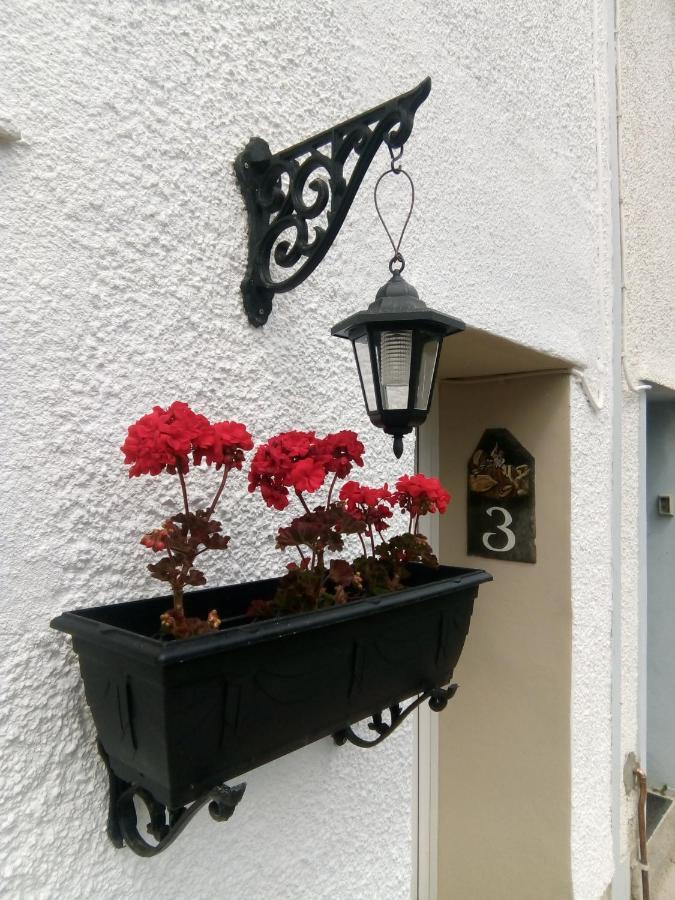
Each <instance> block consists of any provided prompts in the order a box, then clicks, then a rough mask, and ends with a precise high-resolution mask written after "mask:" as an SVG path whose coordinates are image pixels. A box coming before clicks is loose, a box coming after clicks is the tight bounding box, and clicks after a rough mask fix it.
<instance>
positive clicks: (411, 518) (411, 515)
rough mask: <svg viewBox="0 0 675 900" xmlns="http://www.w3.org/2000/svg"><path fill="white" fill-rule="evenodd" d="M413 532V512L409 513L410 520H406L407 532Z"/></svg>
mask: <svg viewBox="0 0 675 900" xmlns="http://www.w3.org/2000/svg"><path fill="white" fill-rule="evenodd" d="M412 533H413V514H412V513H410V521H409V522H408V534H412Z"/></svg>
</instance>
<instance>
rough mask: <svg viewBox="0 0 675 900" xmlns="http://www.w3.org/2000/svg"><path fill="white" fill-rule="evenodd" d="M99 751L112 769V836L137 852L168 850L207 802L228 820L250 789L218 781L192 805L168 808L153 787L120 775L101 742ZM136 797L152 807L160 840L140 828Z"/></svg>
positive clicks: (151, 828) (152, 825) (150, 828)
mask: <svg viewBox="0 0 675 900" xmlns="http://www.w3.org/2000/svg"><path fill="white" fill-rule="evenodd" d="M98 751H99V753H100V754H101V757H102V759H103V762H104V763H105V766H106V769H107V771H108V780H109V786H110V794H109V806H108V827H107V832H108V838H109V839H110V842H111V843H112V844H113V845H114V846H115V847H117V848H118V849H120V848H122V847H124V846H127V847H128V848H129V849H130V850H132V851H133V852H134V853H135V854H136V855H137V856H157V854H158V853H161V852H162V851H163V850H166V848H167V847H169V846H170V845H171V844H173V842H174V841H175V840H176V838H177V837H178V835H179V834H180V833H181V832H182V831H184V830H185V828H186V826H187V825H188V824H189V823H190V822H191V821H192V819H194V817H195V815H196V814H197V813H198V812H199V810H200V809H201V808H202V807H203V806H204V804H206V803H208V804H209V813H210V814H211V818H212V819H215V821H216V822H226V821H227V820H228V819H229V818H230V817H231V816H232V814H233V813H234V811H235V809H236V808H237V804H238V803H239V801H240V800H241V798H242V797H243V796H244V791H245V790H246V785H245V784H237V785H235V786H234V787H228V786H227V785H225V784H223V785H218V786H217V787H214V788H211V790H209V791H207V792H206V793H205V794H203V795H202V796H201V797H199V799H197V800H195V801H194V803H191V804H190V806H181V807H180V808H178V809H167V808H166V806H164V804H163V803H160V802H159V801H158V800H156V799H155V798H154V797H153V796H152V794H151V793H150V791H147V790H146V789H145V788H142V787H139V785H136V784H129V783H128V782H127V781H124V780H123V779H121V778H118V776H117V775H115V773H114V772H113V770H112V769H111V768H110V763H109V761H108V756H107V754H106V752H105V750H104V749H103V747H102V746H101V744H100V743H99V744H98ZM135 797H137V798H138V799H140V800H142V801H143V804H144V805H145V807H146V808H147V810H148V814H149V816H150V822H149V823H148V825H147V829H146V830H147V832H148V834H150V835H151V836H152V837H153V838H154V839H155V840H156V841H157V843H156V844H150V843H148V841H146V840H145V838H144V837H143V836H142V835H141V834H140V832H139V831H138V817H137V814H136V805H135V803H134V798H135Z"/></svg>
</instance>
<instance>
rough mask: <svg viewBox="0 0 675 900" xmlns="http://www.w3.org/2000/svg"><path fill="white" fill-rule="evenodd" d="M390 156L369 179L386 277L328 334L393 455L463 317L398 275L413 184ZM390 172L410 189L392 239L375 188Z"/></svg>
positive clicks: (416, 418) (419, 418) (424, 402)
mask: <svg viewBox="0 0 675 900" xmlns="http://www.w3.org/2000/svg"><path fill="white" fill-rule="evenodd" d="M390 152H391V150H390ZM399 156H400V154H399ZM395 162H396V157H394V155H393V154H392V162H391V168H390V169H389V170H387V171H386V172H385V173H384V174H383V175H381V176H380V177H379V179H378V180H377V184H376V185H375V209H376V210H377V214H378V216H379V217H380V221H381V222H382V225H383V226H384V230H385V231H386V232H387V236H388V237H389V240H390V242H391V245H392V247H393V248H394V256H393V258H392V259H391V261H390V263H389V270H390V272H391V273H392V277H391V278H390V279H389V281H388V282H387V283H386V284H384V285H383V286H382V287H381V288H380V289H379V291H378V292H377V295H376V297H375V301H374V302H373V303H371V304H370V306H369V307H368V309H366V310H364V311H363V312H358V313H355V314H354V315H352V316H349V318H347V319H344V320H343V321H342V322H338V324H337V325H334V326H333V328H332V329H331V334H332V335H334V336H335V337H342V338H348V339H349V340H350V341H351V342H352V346H353V347H354V357H355V359H356V365H357V368H358V372H359V378H360V379H361V388H362V390H363V399H364V400H365V404H366V410H367V411H368V416H369V417H370V421H371V422H372V423H373V425H376V426H377V427H378V428H382V429H384V431H385V432H386V434H391V435H393V437H394V454H395V455H396V457H397V458H398V457H400V456H401V454H402V453H403V435H405V434H409V433H410V432H411V431H412V430H413V428H415V427H417V426H418V425H421V424H422V423H423V422H424V420H425V419H426V417H427V414H428V412H429V407H430V405H431V398H432V396H433V390H434V382H435V380H436V371H437V369H438V359H439V356H440V351H441V345H442V344H443V338H445V337H447V336H448V335H450V334H456V333H457V332H459V331H463V330H464V323H463V322H460V321H459V319H453V318H452V317H451V316H446V315H444V314H443V313H439V312H436V311H435V310H433V309H429V307H428V306H427V305H426V304H425V303H423V302H422V301H421V300H420V298H419V295H418V293H417V291H416V290H415V288H414V287H413V286H412V285H411V284H408V282H407V281H405V280H404V279H403V278H402V277H401V272H402V271H403V269H404V268H405V261H404V259H403V257H402V256H401V253H400V246H401V241H402V240H403V235H404V233H405V230H406V227H407V225H408V222H409V220H410V216H411V214H412V209H413V204H414V200H415V189H414V186H413V183H412V179H411V178H410V176H409V175H408V173H407V172H405V171H404V170H403V169H402V167H401V166H400V165H399V166H396V165H395ZM391 173H393V174H395V175H400V174H401V173H402V174H403V175H405V176H406V178H407V179H408V181H409V183H410V186H411V189H412V199H411V203H410V210H409V212H408V216H407V218H406V220H405V223H404V225H403V230H402V231H401V236H400V237H399V239H398V243H397V244H395V243H394V241H393V239H392V237H391V234H390V233H389V229H388V228H387V226H386V224H385V222H384V220H383V218H382V215H381V213H380V210H379V207H378V205H377V188H378V186H379V184H380V182H381V181H382V178H384V177H385V175H389V174H391Z"/></svg>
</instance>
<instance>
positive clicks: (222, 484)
mask: <svg viewBox="0 0 675 900" xmlns="http://www.w3.org/2000/svg"><path fill="white" fill-rule="evenodd" d="M229 474H230V470H229V469H227V468H226V469H225V471H224V473H223V477H222V480H221V482H220V487H219V488H218V490H217V491H216V495H215V497H214V498H213V500H212V501H211V505H210V506H209V508H208V509H207V510H206V518H207V519H210V518H211V516H212V515H213V512H214V510H215V508H216V504H217V503H218V501H219V500H220V495H221V494H222V493H223V488H224V487H225V482H226V481H227V476H228V475H229Z"/></svg>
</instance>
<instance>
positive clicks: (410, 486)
mask: <svg viewBox="0 0 675 900" xmlns="http://www.w3.org/2000/svg"><path fill="white" fill-rule="evenodd" d="M396 490H397V493H396V502H397V503H398V505H399V506H400V507H401V509H404V510H406V512H409V513H410V514H411V515H413V516H424V515H426V514H427V513H434V512H439V513H444V512H445V510H446V509H447V508H448V503H449V502H450V494H449V493H448V492H447V491H446V490H445V488H444V487H443V485H442V484H441V483H440V481H439V480H438V478H428V477H427V476H426V475H403V476H402V477H401V478H399V480H398V481H397V482H396Z"/></svg>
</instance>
